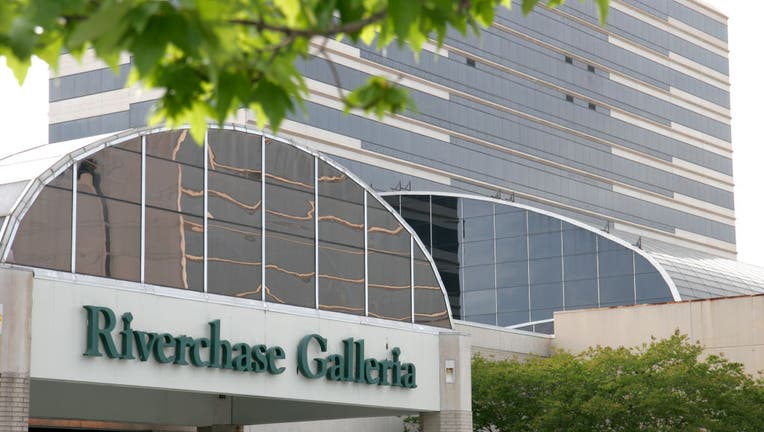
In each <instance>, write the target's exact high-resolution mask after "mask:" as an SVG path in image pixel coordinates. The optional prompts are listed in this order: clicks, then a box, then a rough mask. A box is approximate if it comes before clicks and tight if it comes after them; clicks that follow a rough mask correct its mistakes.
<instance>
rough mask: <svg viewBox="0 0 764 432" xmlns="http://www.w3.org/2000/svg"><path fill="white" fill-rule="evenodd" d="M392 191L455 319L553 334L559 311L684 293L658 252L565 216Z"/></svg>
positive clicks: (492, 202)
mask: <svg viewBox="0 0 764 432" xmlns="http://www.w3.org/2000/svg"><path fill="white" fill-rule="evenodd" d="M384 198H385V199H386V200H387V201H388V202H389V203H390V204H391V205H392V206H393V208H395V209H396V210H398V211H400V213H401V215H402V216H403V217H404V219H406V221H408V223H409V224H410V225H411V226H412V227H413V228H414V230H415V231H416V232H417V234H418V235H419V236H420V238H421V239H422V241H423V243H424V244H425V246H426V247H427V248H428V250H429V251H430V253H431V254H432V257H433V259H434V260H435V264H436V265H437V267H438V270H439V271H440V275H441V278H442V280H443V283H444V286H445V288H446V290H447V292H448V296H449V301H450V303H451V307H452V311H453V314H454V318H457V319H463V320H466V321H472V322H479V323H484V324H491V325H498V326H503V327H511V328H517V329H523V330H530V331H535V332H541V333H552V332H553V322H552V314H553V313H554V312H555V311H562V310H570V309H582V308H594V307H607V306H616V305H629V304H637V303H661V302H666V301H674V300H680V298H679V295H678V293H677V291H676V288H675V287H674V286H673V283H672V281H671V279H669V278H668V276H667V274H666V273H665V272H664V271H663V269H662V268H661V266H660V265H659V264H658V263H657V262H656V261H655V260H654V259H653V258H652V257H650V256H649V255H647V254H646V253H643V251H641V250H639V249H638V248H635V247H633V246H632V245H630V244H628V243H626V242H624V241H623V240H620V239H618V238H616V237H614V236H611V235H609V234H607V233H604V232H599V231H597V230H594V229H591V228H589V227H587V226H586V225H584V224H581V223H578V222H576V221H573V220H570V219H568V218H565V217H563V216H559V215H554V214H552V213H548V212H545V211H542V210H538V209H534V208H531V207H528V206H524V205H519V204H515V203H512V202H508V201H502V200H497V199H490V198H482V197H477V196H465V195H454V194H450V195H449V194H443V193H440V194H429V193H417V192H405V193H391V194H385V196H384Z"/></svg>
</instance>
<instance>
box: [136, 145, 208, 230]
mask: <svg viewBox="0 0 764 432" xmlns="http://www.w3.org/2000/svg"><path fill="white" fill-rule="evenodd" d="M203 191H204V170H203V169H202V168H197V167H194V166H190V165H184V164H180V163H176V162H173V161H170V160H165V159H158V158H155V157H148V156H147V157H146V206H148V207H156V208H161V209H165V210H172V211H174V212H180V213H186V214H190V215H194V216H199V217H201V216H202V215H203V214H204V196H203Z"/></svg>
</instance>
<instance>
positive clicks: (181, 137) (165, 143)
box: [146, 129, 204, 168]
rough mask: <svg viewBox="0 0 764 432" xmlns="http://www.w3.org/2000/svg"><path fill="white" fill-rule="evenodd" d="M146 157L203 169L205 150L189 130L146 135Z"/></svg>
mask: <svg viewBox="0 0 764 432" xmlns="http://www.w3.org/2000/svg"><path fill="white" fill-rule="evenodd" d="M146 155H147V156H154V157H157V158H162V159H167V160H172V161H177V162H180V163H183V164H186V165H193V166H195V167H199V168H202V167H203V166H204V150H203V149H202V146H201V145H200V144H198V143H197V142H196V141H194V139H193V138H192V137H191V133H190V131H189V130H188V129H183V130H178V131H169V132H160V133H157V134H149V135H146Z"/></svg>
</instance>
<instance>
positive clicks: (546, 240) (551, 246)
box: [528, 231, 562, 260]
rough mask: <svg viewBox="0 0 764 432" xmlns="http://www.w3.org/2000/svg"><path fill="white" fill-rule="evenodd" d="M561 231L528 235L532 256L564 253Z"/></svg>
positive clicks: (546, 256) (535, 257)
mask: <svg viewBox="0 0 764 432" xmlns="http://www.w3.org/2000/svg"><path fill="white" fill-rule="evenodd" d="M561 241H562V240H561V237H560V232H559V231H557V232H551V233H545V234H532V235H530V236H528V244H529V247H530V258H531V259H532V260H533V259H537V258H549V257H554V256H560V255H561V254H562V243H561Z"/></svg>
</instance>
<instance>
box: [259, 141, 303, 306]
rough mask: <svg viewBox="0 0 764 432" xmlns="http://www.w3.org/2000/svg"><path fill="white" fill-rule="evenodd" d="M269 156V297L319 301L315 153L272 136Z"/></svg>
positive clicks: (295, 302) (289, 301) (297, 302)
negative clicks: (316, 297)
mask: <svg viewBox="0 0 764 432" xmlns="http://www.w3.org/2000/svg"><path fill="white" fill-rule="evenodd" d="M265 161H266V166H265V178H266V180H265V200H264V201H265V205H266V208H265V212H266V214H265V232H266V239H265V286H266V293H265V294H266V300H268V301H274V302H277V303H284V304H291V305H295V306H304V307H315V277H316V268H315V221H314V216H315V204H314V201H315V197H314V189H315V186H314V172H313V166H314V161H313V156H311V155H309V154H306V153H305V152H303V151H301V150H299V149H296V148H294V147H291V146H288V145H286V144H281V143H277V142H274V141H266V149H265Z"/></svg>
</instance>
